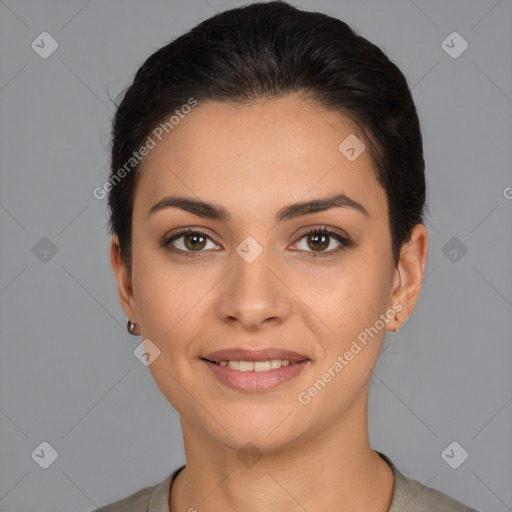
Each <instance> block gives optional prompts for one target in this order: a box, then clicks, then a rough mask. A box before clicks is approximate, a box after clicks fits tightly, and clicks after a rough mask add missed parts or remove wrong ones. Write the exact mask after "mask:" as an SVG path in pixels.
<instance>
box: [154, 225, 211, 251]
mask: <svg viewBox="0 0 512 512" xmlns="http://www.w3.org/2000/svg"><path fill="white" fill-rule="evenodd" d="M208 241H210V242H211V245H212V246H213V247H207V244H208ZM162 246H163V247H167V248H168V249H169V250H170V251H171V252H174V253H179V252H183V253H194V252H195V253H202V252H205V251H203V249H205V248H206V249H208V248H213V249H215V248H218V246H217V245H216V244H214V243H213V241H212V240H211V237H210V236H209V235H208V234H207V233H204V232H202V231H197V230H191V229H187V230H185V231H181V232H180V233H177V234H175V235H173V236H171V237H170V238H166V239H164V240H163V241H162ZM185 255H186V256H188V254H185Z"/></svg>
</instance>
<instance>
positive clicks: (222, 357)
mask: <svg viewBox="0 0 512 512" xmlns="http://www.w3.org/2000/svg"><path fill="white" fill-rule="evenodd" d="M203 359H208V360H209V361H213V362H215V363H219V362H220V361H268V360H270V359H281V360H284V359H286V360H288V361H290V364H291V363H298V362H300V361H304V360H305V359H309V358H308V357H307V356H305V355H303V354H299V353H297V352H293V351H291V350H284V349H280V348H264V349H259V350H247V349H244V348H230V349H226V350H217V351H215V352H210V353H209V354H206V355H205V356H203Z"/></svg>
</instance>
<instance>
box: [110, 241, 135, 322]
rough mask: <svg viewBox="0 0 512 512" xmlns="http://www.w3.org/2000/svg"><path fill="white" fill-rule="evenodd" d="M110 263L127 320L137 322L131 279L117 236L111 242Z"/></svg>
mask: <svg viewBox="0 0 512 512" xmlns="http://www.w3.org/2000/svg"><path fill="white" fill-rule="evenodd" d="M110 262H111V264H112V270H113V271H114V276H115V278H116V282H117V292H118V295H119V302H120V303H121V307H122V308H123V310H124V312H125V314H126V316H127V318H129V319H130V320H132V321H134V322H136V321H137V318H136V311H135V301H134V298H133V287H132V282H131V277H130V275H129V273H128V269H127V268H126V265H125V264H124V261H123V258H122V256H121V248H120V246H119V241H118V238H117V235H113V236H112V239H111V242H110Z"/></svg>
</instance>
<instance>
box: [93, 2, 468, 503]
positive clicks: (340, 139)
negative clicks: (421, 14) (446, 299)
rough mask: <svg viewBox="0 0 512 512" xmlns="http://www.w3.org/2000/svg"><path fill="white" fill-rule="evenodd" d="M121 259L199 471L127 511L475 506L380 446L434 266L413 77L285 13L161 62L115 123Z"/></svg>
mask: <svg viewBox="0 0 512 512" xmlns="http://www.w3.org/2000/svg"><path fill="white" fill-rule="evenodd" d="M108 191H109V206H110V212H111V216H110V232H111V234H112V244H111V261H112V266H113V270H114V273H115V277H116V280H117V284H118V292H119V298H120V302H121V305H122V307H123V309H124V311H125V313H126V315H127V318H128V330H129V332H130V333H131V334H133V335H136V336H141V337H142V338H143V347H144V350H143V356H144V358H145V359H146V361H147V364H148V366H149V368H150V371H151V373H152V375H153V377H154V379H155V381H156V383H157V385H158V386H159V388H160V390H161V391H162V393H163V394H164V396H165V397H166V398H167V399H168V401H169V402H170V404H172V406H173V407H174V408H175V409H176V410H177V411H178V413H179V414H180V418H181V425H182V430H183V439H184V445H185V453H186V459H187V463H186V465H185V466H182V467H181V468H177V469H176V470H175V471H174V472H173V473H172V474H171V475H170V476H169V477H168V478H166V479H165V480H164V481H163V482H161V483H159V484H157V485H155V486H151V487H147V488H145V489H142V490H141V491H139V492H137V493H135V494H133V495H131V496H129V497H128V498H125V499H123V500H120V501H118V502H116V503H113V504H110V505H108V506H106V507H103V508H101V509H99V510H100V511H102V512H107V511H108V512H115V511H127V510H130V511H143V510H144V511H146V510H147V511H150V512H169V511H172V512H175V511H185V510H188V511H195V510H200V511H217V510H223V511H225V510H245V511H247V510H249V511H265V512H269V511H280V512H282V511H287V510H290V511H291V510H307V511H308V512H317V511H320V510H322V511H325V510H337V511H345V510H346V511H352V512H354V511H357V510H361V511H363V510H364V511H365V512H369V511H370V512H371V511H392V512H398V511H402V512H405V511H413V510H414V511H434V510H436V511H440V510H443V511H471V510H473V509H470V508H468V507H467V506H465V505H463V504H462V503H459V502H457V501H455V500H453V499H451V498H450V497H448V496H446V495H444V494H442V493H441V492H438V491H436V490H434V489H430V488H427V487H424V486H423V485H421V484H420V483H419V482H417V481H414V480H411V479H409V478H407V477H406V476H405V475H403V474H402V473H401V472H400V471H399V470H398V469H397V467H396V466H395V465H394V464H393V463H392V461H391V460H390V459H389V458H388V457H387V456H386V455H384V454H382V453H379V452H376V451H374V450H372V448H371V447H370V444H369V436H368V425H367V423H368V421H367V420H368V417H367V409H368V385H369V379H370V376H371V372H372V370H373V367H374V365H375V363H376V361H377V358H378V356H379V350H380V348H381V344H382V340H383V336H384V334H385V332H386V331H396V330H398V329H399V328H400V327H401V326H402V325H403V324H404V323H405V322H406V321H407V319H408V318H409V315H410V314H411V313H412V312H413V310H414V308H415V305H416V302H417V300H418V296H419V294H420V290H421V283H422V279H423V276H424V272H425V267H426V260H427V242H428V234H427V229H426V227H425V226H424V224H423V217H422V216H423V210H424V204H425V176H424V159H423V149H422V136H421V131H420V126H419V121H418V117H417V112H416V109H415V105H414V103H413V100H412V97H411V94H410V91H409V89H408V86H407V83H406V80H405V78H404V76H403V75H402V73H401V72H400V70H399V69H398V68H397V67H396V66H395V65H394V64H393V63H391V62H390V61H389V59H388V58H387V57H386V56H385V55H384V53H383V52H382V51H381V50H380V49H378V48H377V47H376V46H374V45H373V44H371V43H370V42H368V41H367V40H366V39H364V38H362V37H360V36H358V35H356V34H355V33H354V32H353V31H352V30H351V29H350V28H349V26H348V25H346V24H345V23H343V22H342V21H340V20H337V19H334V18H331V17H329V16H326V15H324V14H321V13H311V12H305V11H301V10H298V9H296V8H294V7H292V6H290V5H288V4H287V3H285V2H266V3H257V4H252V5H249V6H246V7H242V8H238V9H232V10H229V11H225V12H222V13H220V14H218V15H216V16H214V17H212V18H210V19H208V20H206V21H204V22H202V23H200V24H199V25H198V26H196V27H195V28H193V29H192V30H191V31H189V32H188V33H186V34H185V35H183V36H181V37H179V38H178V39H176V40H175V41H173V42H172V43H170V44H169V45H167V46H165V47H163V48H161V49H160V50H158V51H157V52H156V53H154V54H153V55H152V56H151V57H149V58H148V60H147V61H146V62H145V63H144V64H143V66H142V67H141V68H140V69H139V70H138V72H137V74H136V76H135V79H134V82H133V84H132V85H131V86H130V87H129V88H128V89H127V91H126V92H125V94H124V97H123V100H122V102H121V103H120V105H119V107H118V110H117V113H116V116H115V120H114V125H113V147H112V173H111V177H110V179H109V183H108Z"/></svg>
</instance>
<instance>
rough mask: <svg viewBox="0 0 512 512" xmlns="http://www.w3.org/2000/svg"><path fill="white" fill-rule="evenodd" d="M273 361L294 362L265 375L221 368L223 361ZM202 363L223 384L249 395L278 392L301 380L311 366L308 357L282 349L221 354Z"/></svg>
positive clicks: (217, 352)
mask: <svg viewBox="0 0 512 512" xmlns="http://www.w3.org/2000/svg"><path fill="white" fill-rule="evenodd" d="M271 359H281V360H283V359H286V360H288V361H290V364H289V365H288V366H281V367H280V368H276V369H273V370H268V371H264V372H256V371H246V372H244V371H239V370H234V369H232V368H230V367H229V366H220V365H219V364H218V363H219V362H220V361H268V360H271ZM201 361H202V363H203V364H204V365H205V366H206V367H207V368H208V369H209V370H210V371H211V372H212V373H213V375H214V376H215V377H216V378H217V379H218V380H219V381H220V382H221V383H223V384H225V385H227V386H229V387H231V388H234V389H237V390H239V391H249V392H260V391H268V390H270V389H274V388H276V387H277V386H280V385H281V384H284V383H285V382H288V381H290V380H291V379H293V378H295V377H297V376H298V375H299V374H300V373H301V372H302V371H303V370H304V369H305V368H306V367H307V366H309V364H311V360H310V359H309V358H308V357H307V356H305V355H303V354H299V353H297V352H293V351H290V350H284V349H279V348H269V349H261V350H246V349H242V348H234V349H228V350H218V351H216V352H211V353H209V354H207V355H205V356H204V357H201ZM214 361H215V362H214Z"/></svg>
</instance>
